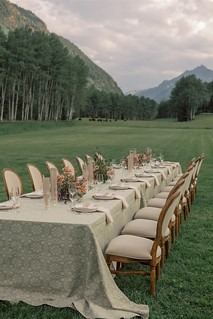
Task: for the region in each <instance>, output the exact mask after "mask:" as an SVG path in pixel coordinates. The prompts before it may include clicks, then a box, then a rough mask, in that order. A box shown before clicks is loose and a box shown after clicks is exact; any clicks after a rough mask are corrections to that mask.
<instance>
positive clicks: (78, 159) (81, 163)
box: [76, 156, 85, 174]
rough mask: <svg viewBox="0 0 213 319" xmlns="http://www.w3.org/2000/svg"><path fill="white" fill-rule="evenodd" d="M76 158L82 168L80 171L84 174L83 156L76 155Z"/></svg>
mask: <svg viewBox="0 0 213 319" xmlns="http://www.w3.org/2000/svg"><path fill="white" fill-rule="evenodd" d="M76 160H77V163H78V166H79V169H80V173H81V174H83V167H84V165H85V162H84V161H83V160H82V158H80V157H78V156H76Z"/></svg>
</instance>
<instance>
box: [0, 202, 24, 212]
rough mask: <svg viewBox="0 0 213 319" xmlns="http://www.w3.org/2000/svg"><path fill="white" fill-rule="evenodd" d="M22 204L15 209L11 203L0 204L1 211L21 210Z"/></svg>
mask: <svg viewBox="0 0 213 319" xmlns="http://www.w3.org/2000/svg"><path fill="white" fill-rule="evenodd" d="M19 207H20V204H16V205H15V207H14V206H13V204H12V203H10V202H9V201H7V202H3V203H0V210H8V209H13V208H19Z"/></svg>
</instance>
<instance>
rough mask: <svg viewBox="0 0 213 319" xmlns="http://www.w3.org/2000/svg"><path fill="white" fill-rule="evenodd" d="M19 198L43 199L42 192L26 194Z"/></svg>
mask: <svg viewBox="0 0 213 319" xmlns="http://www.w3.org/2000/svg"><path fill="white" fill-rule="evenodd" d="M21 197H27V198H43V192H42V191H35V192H31V193H26V194H23V195H21Z"/></svg>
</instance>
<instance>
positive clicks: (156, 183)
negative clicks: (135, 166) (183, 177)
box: [145, 171, 161, 186]
mask: <svg viewBox="0 0 213 319" xmlns="http://www.w3.org/2000/svg"><path fill="white" fill-rule="evenodd" d="M150 172H151V171H146V172H145V173H149V174H150ZM153 173H161V172H158V171H157V172H156V171H155V172H153ZM150 176H152V177H154V180H155V185H158V186H159V185H160V183H159V181H158V179H157V177H156V176H155V174H150Z"/></svg>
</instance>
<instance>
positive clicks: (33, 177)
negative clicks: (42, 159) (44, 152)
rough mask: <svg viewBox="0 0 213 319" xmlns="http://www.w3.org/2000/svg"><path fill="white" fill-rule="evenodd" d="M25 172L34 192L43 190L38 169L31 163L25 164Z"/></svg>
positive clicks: (41, 176) (41, 178)
mask: <svg viewBox="0 0 213 319" xmlns="http://www.w3.org/2000/svg"><path fill="white" fill-rule="evenodd" d="M27 171H28V174H29V176H30V181H31V184H32V188H33V190H34V191H37V190H41V189H43V175H42V173H41V171H40V169H39V168H38V167H36V166H35V165H34V164H32V163H28V164H27Z"/></svg>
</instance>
